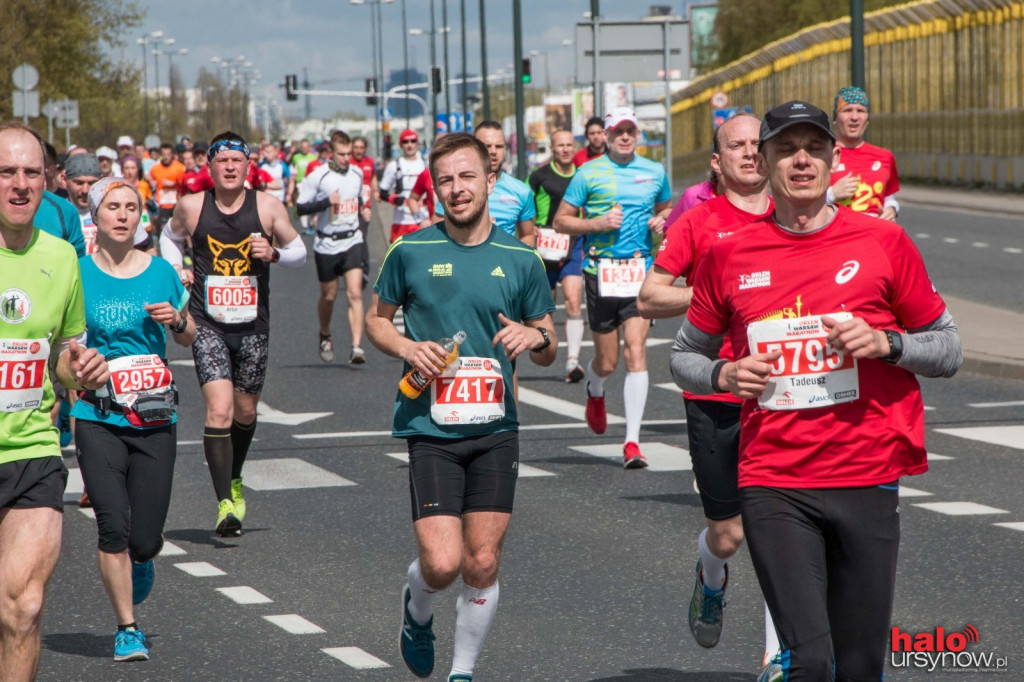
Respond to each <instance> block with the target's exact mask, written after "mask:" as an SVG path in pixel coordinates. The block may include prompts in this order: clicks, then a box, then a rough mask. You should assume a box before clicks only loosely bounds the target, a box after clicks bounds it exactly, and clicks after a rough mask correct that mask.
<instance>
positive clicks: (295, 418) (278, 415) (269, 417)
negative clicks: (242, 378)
mask: <svg viewBox="0 0 1024 682" xmlns="http://www.w3.org/2000/svg"><path fill="white" fill-rule="evenodd" d="M256 414H257V415H259V418H260V421H261V422H263V423H264V424H284V425H285V426H298V425H299V424H305V423H306V422H310V421H313V420H314V419H320V418H322V417H329V416H330V415H332V414H334V413H333V412H295V413H292V414H289V413H288V412H282V411H281V410H275V409H274V408H273V407H271V406H270V405H267V404H266V403H265V402H263V401H262V400H261V401H260V402H259V404H258V405H256Z"/></svg>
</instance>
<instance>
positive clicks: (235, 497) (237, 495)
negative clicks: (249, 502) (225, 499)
mask: <svg viewBox="0 0 1024 682" xmlns="http://www.w3.org/2000/svg"><path fill="white" fill-rule="evenodd" d="M231 501H232V502H234V503H235V516H237V517H238V520H239V521H245V498H243V497H242V479H241V478H232V479H231Z"/></svg>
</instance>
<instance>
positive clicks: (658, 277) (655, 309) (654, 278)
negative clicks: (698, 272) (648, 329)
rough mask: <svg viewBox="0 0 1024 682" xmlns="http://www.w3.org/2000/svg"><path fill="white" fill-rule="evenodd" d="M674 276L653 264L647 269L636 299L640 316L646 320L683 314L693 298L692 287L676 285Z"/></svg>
mask: <svg viewBox="0 0 1024 682" xmlns="http://www.w3.org/2000/svg"><path fill="white" fill-rule="evenodd" d="M676 279H677V278H676V276H675V275H673V274H672V273H671V272H669V271H668V270H666V269H665V268H663V267H661V266H660V265H657V264H655V265H654V267H652V268H651V269H650V270H648V271H647V276H646V277H645V278H644V284H643V286H642V287H640V295H639V296H638V297H637V299H636V306H637V309H638V310H639V311H640V316H641V317H643V318H644V319H646V320H655V319H662V318H666V317H676V316H677V315H685V314H686V311H687V310H689V308H690V300H691V299H693V287H690V286H686V287H677V286H674V285H675V281H676Z"/></svg>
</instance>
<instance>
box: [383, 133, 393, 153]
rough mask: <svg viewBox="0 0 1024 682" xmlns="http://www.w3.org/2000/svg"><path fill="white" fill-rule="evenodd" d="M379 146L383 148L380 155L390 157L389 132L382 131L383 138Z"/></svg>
mask: <svg viewBox="0 0 1024 682" xmlns="http://www.w3.org/2000/svg"><path fill="white" fill-rule="evenodd" d="M381 147H382V148H383V152H384V153H383V155H382V156H383V157H384V159H390V158H391V133H384V140H383V143H382V144H381Z"/></svg>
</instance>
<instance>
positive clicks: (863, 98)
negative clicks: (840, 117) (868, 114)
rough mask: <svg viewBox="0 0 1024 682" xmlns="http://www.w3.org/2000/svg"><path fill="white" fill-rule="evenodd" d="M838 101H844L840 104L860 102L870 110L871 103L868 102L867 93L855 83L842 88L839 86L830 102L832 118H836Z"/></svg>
mask: <svg viewBox="0 0 1024 682" xmlns="http://www.w3.org/2000/svg"><path fill="white" fill-rule="evenodd" d="M840 102H844V104H843V105H842V106H846V105H847V104H860V105H861V106H863V107H864V108H865V109H867V110H868V111H871V104H870V102H868V93H866V92H864V91H863V90H861V89H860V88H858V87H857V86H856V85H847V86H846V87H844V88H839V92H838V93H836V98H835V100H834V101H833V102H832V120H833V121H834V120H836V114H838V113H839V107H840V104H839V103H840Z"/></svg>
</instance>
